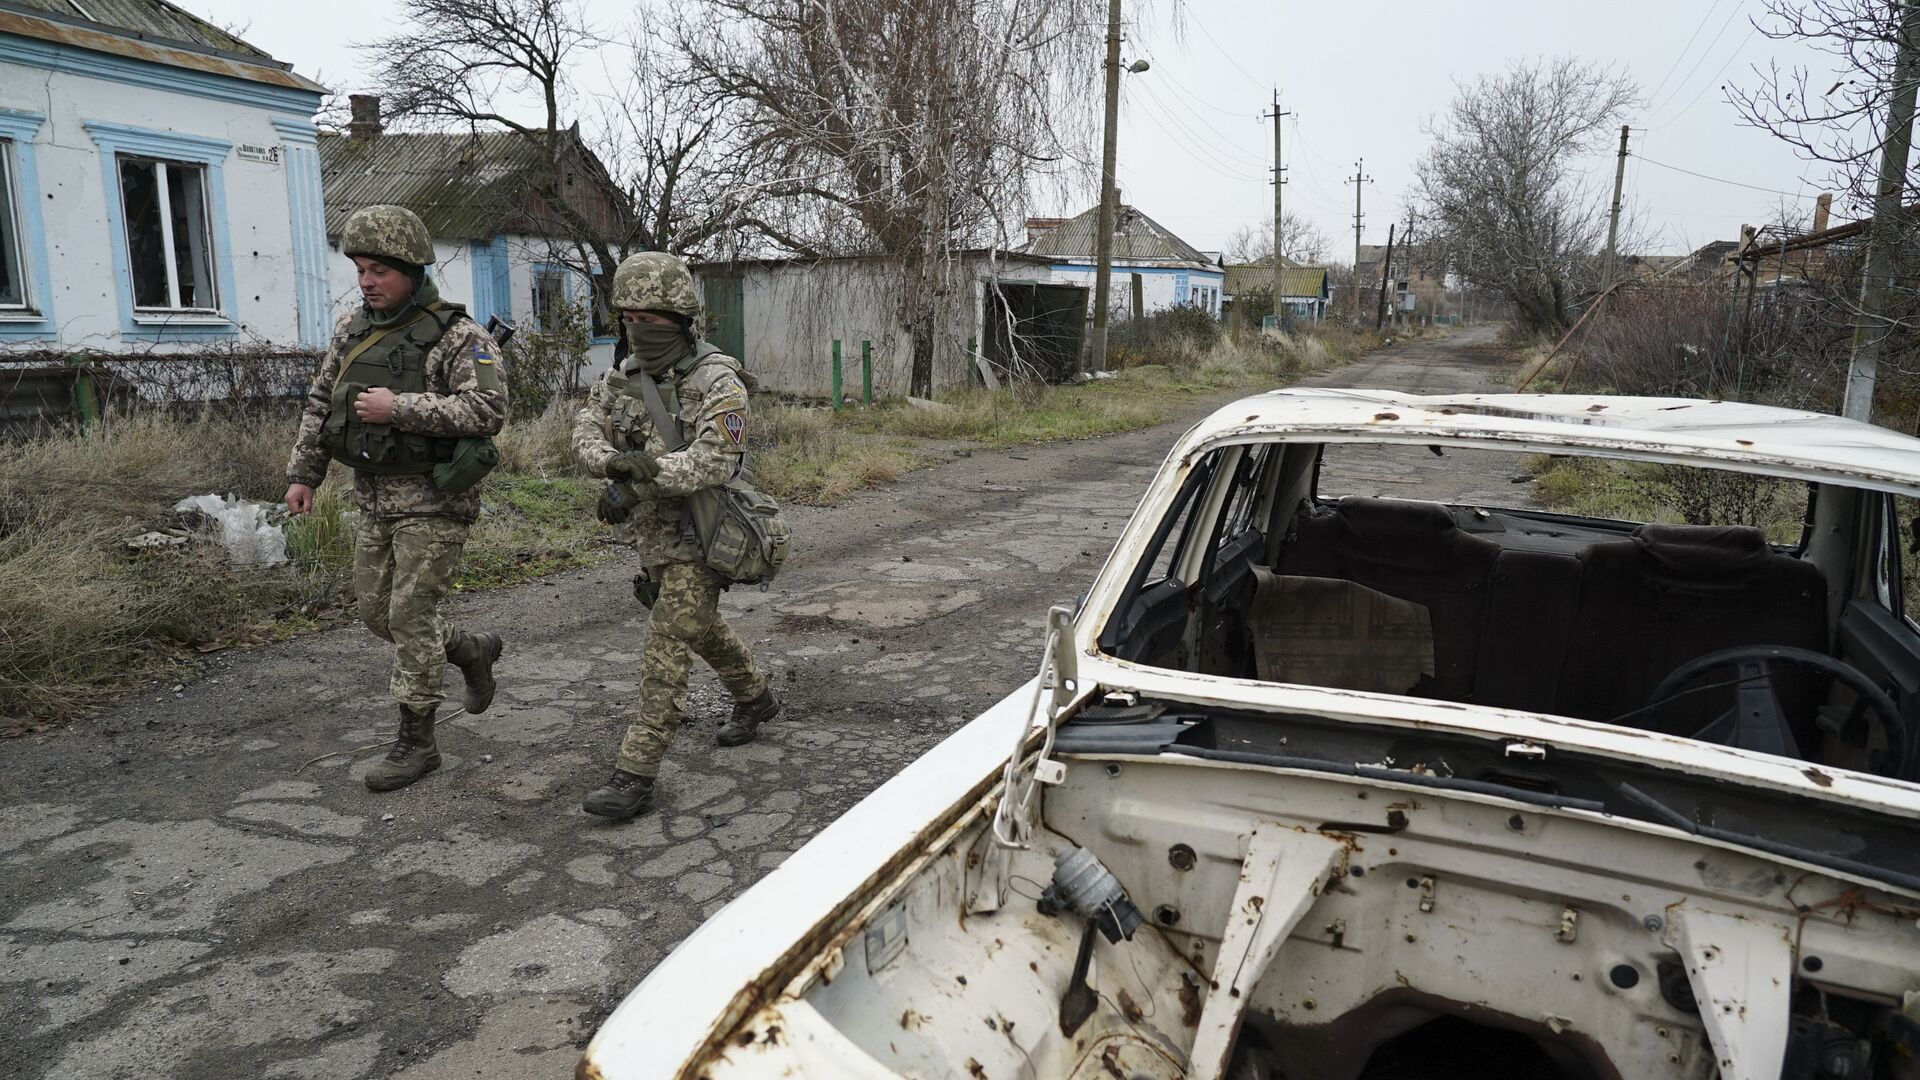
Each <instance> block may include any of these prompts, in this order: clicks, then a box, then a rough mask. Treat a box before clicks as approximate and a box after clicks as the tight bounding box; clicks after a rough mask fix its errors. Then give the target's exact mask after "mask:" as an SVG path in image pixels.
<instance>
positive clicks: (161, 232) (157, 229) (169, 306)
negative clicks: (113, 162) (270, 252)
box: [120, 156, 219, 311]
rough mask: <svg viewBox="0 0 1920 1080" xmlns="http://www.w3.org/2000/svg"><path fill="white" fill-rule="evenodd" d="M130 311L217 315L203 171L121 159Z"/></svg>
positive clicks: (200, 167) (202, 168)
mask: <svg viewBox="0 0 1920 1080" xmlns="http://www.w3.org/2000/svg"><path fill="white" fill-rule="evenodd" d="M120 202H121V207H122V210H123V212H124V213H125V215H126V227H127V263H128V267H127V269H128V276H129V278H130V279H131V280H132V283H133V306H134V308H135V309H136V310H145V311H217V310H218V309H219V299H218V297H216V296H215V295H214V288H213V240H212V232H211V229H210V228H209V221H208V218H209V215H208V211H207V169H206V166H204V165H183V164H181V163H179V162H174V161H157V160H154V159H152V158H140V157H127V156H122V157H121V158H120Z"/></svg>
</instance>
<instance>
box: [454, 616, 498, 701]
mask: <svg viewBox="0 0 1920 1080" xmlns="http://www.w3.org/2000/svg"><path fill="white" fill-rule="evenodd" d="M500 647H501V643H500V635H499V634H461V635H460V637H459V638H458V639H457V640H455V641H454V643H453V644H451V645H449V646H447V662H448V663H450V664H452V665H453V666H454V667H457V668H459V669H460V675H461V677H462V678H464V679H466V681H467V689H466V691H465V692H464V693H462V694H461V695H460V704H461V705H463V706H465V708H466V710H467V711H468V712H470V713H475V714H478V713H483V712H486V711H487V706H489V705H491V704H493V689H494V684H493V662H494V661H495V660H498V659H500Z"/></svg>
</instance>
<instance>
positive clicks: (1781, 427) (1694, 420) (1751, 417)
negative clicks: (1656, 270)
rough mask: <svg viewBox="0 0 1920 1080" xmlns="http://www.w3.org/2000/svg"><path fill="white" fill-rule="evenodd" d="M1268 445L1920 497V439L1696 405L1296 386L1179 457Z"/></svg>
mask: <svg viewBox="0 0 1920 1080" xmlns="http://www.w3.org/2000/svg"><path fill="white" fill-rule="evenodd" d="M1268 440H1281V441H1287V442H1373V443H1411V444H1422V443H1424V444H1429V445H1438V444H1459V445H1466V446H1476V447H1482V448H1486V449H1494V450H1499V449H1507V450H1516V451H1539V452H1547V453H1573V454H1576V455H1579V456H1595V457H1611V458H1623V459H1628V460H1638V461H1656V462H1669V463H1674V464H1683V465H1687V464H1690V465H1700V466H1706V467H1712V468H1720V469H1731V470H1734V471H1737V472H1747V473H1758V474H1762V475H1767V476H1781V477H1788V478H1792V479H1798V480H1807V481H1813V482H1830V483H1836V484H1842V485H1845V486H1850V487H1864V488H1871V489H1875V490H1880V491H1891V492H1895V493H1897V494H1907V495H1920V439H1917V438H1914V437H1912V436H1909V435H1903V434H1901V433H1899V432H1897V431H1893V430H1891V429H1888V428H1882V427H1875V426H1874V425H1872V424H1863V423H1860V422H1859V421H1856V420H1847V419H1843V418H1841V417H1838V416H1831V415H1828V414H1826V413H1815V412H1803V411H1800V410H1797V409H1781V408H1775V407H1773V406H1770V405H1749V404H1746V403H1744V402H1737V401H1707V400H1702V399H1698V398H1647V397H1614V396H1594V395H1583V394H1458V395H1446V396H1424V395H1419V394H1403V393H1396V392H1394V391H1390V390H1343V389H1333V388H1321V387H1294V388H1289V389H1285V390H1274V391H1270V392H1268V393H1264V394H1257V395H1255V396H1253V397H1247V398H1242V399H1240V400H1239V401H1236V402H1234V403H1233V404H1231V405H1227V406H1225V407H1224V408H1221V409H1220V410H1218V411H1217V412H1215V413H1214V414H1213V415H1212V416H1209V417H1208V418H1207V419H1205V420H1203V421H1201V422H1200V423H1199V424H1198V425H1196V426H1195V427H1194V428H1193V430H1192V431H1190V432H1188V433H1187V436H1186V438H1185V439H1184V440H1182V443H1181V446H1180V448H1179V451H1177V452H1178V453H1182V454H1192V453H1194V452H1195V451H1197V450H1204V449H1210V448H1212V447H1214V446H1218V445H1224V444H1228V443H1236V442H1254V441H1268Z"/></svg>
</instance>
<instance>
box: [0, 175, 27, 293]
mask: <svg viewBox="0 0 1920 1080" xmlns="http://www.w3.org/2000/svg"><path fill="white" fill-rule="evenodd" d="M12 153H13V143H12V142H10V141H8V140H3V139H0V308H24V307H26V306H27V277H26V251H25V247H24V245H23V244H22V243H21V241H20V232H21V230H20V215H19V211H18V202H19V199H18V196H17V195H16V193H15V192H14V190H13V159H12Z"/></svg>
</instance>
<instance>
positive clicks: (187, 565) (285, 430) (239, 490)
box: [0, 329, 1377, 734]
mask: <svg viewBox="0 0 1920 1080" xmlns="http://www.w3.org/2000/svg"><path fill="white" fill-rule="evenodd" d="M1375 344H1377V340H1376V339H1375V338H1373V336H1372V335H1368V334H1363V333H1359V332H1354V331H1345V330H1332V329H1329V330H1326V331H1324V332H1315V333H1310V334H1307V333H1303V334H1296V335H1293V336H1291V337H1288V338H1284V339H1264V340H1259V341H1252V342H1247V343H1244V344H1239V345H1236V344H1234V343H1232V342H1230V341H1227V340H1225V339H1224V338H1216V339H1215V340H1212V341H1195V340H1169V341H1161V342H1149V343H1147V344H1146V345H1145V346H1143V347H1123V348H1120V349H1116V350H1115V353H1114V356H1113V358H1112V359H1113V362H1114V365H1115V369H1116V377H1115V378H1111V379H1101V380H1097V381H1093V382H1088V383H1083V384H1077V385H1065V386H1020V387H1014V388H1009V389H1003V390H998V391H987V390H968V391H959V392H955V393H952V394H946V395H942V398H941V400H940V401H939V402H938V403H937V406H936V407H934V408H924V407H920V406H916V405H909V404H906V403H899V402H889V403H884V404H880V405H876V406H875V407H873V408H871V409H856V408H849V409H843V410H840V411H838V412H836V411H834V410H831V409H829V408H826V407H823V406H820V405H812V406H809V405H800V404H793V403H767V404H756V406H755V423H754V430H753V432H752V435H751V437H752V439H753V444H754V449H755V454H754V459H753V460H754V469H755V477H756V480H757V481H758V482H759V483H760V484H761V485H762V486H763V487H765V488H766V489H767V490H768V491H770V492H772V493H773V494H775V495H776V496H777V497H779V498H781V499H783V500H785V501H788V502H797V503H810V504H832V503H835V502H838V501H840V500H842V499H844V498H846V497H847V496H848V495H850V494H852V493H854V492H856V491H859V490H861V489H863V488H867V487H872V486H875V485H879V484H884V483H888V482H890V481H892V480H895V479H897V478H898V477H899V476H901V475H902V474H903V473H905V472H907V471H909V470H911V469H913V468H916V467H919V466H922V465H925V464H928V463H930V462H932V461H936V460H940V459H943V458H946V457H948V456H950V453H951V449H952V448H953V447H954V446H956V445H964V446H975V447H1005V446H1016V445H1026V444H1033V443H1041V442H1050V441H1056V440H1064V439H1079V438H1087V437H1092V436H1096V435H1104V434H1113V433H1118V432H1123V431H1130V430H1135V429H1138V428H1141V427H1147V426H1152V425H1154V424H1158V423H1163V422H1166V421H1168V420H1172V419H1175V418H1177V417H1180V416H1182V415H1187V414H1190V413H1191V412H1192V411H1193V410H1194V409H1195V407H1196V406H1197V405H1200V404H1202V403H1203V402H1204V401H1205V400H1206V399H1207V398H1208V397H1210V396H1218V397H1225V396H1228V395H1230V394H1233V393H1244V392H1252V391H1256V390H1263V389H1271V388H1273V387H1277V386H1283V385H1286V384H1287V383H1289V382H1291V381H1292V380H1294V379H1296V378H1299V377H1301V376H1303V375H1306V374H1310V373H1312V372H1315V371H1319V370H1324V369H1327V368H1330V367H1333V366H1336V365H1338V364H1340V363H1343V362H1345V361H1347V360H1351V359H1353V358H1354V357H1357V356H1359V355H1360V354H1361V353H1363V352H1365V351H1366V350H1367V349H1368V348H1371V347H1372V346H1373V345H1375ZM572 426H573V407H572V405H571V404H570V403H567V402H555V403H553V404H552V405H550V406H549V407H548V408H547V409H546V411H544V412H543V413H541V414H540V415H538V416H534V417H530V418H525V419H515V420H513V421H511V422H510V423H509V424H508V426H507V428H506V430H505V431H503V432H502V433H501V435H500V436H499V438H498V439H497V442H498V444H499V447H500V451H501V463H500V467H499V468H498V469H497V470H496V471H495V473H494V474H493V475H492V476H490V477H489V478H488V480H487V487H486V489H485V495H484V503H485V506H486V512H485V513H484V514H483V516H482V519H481V521H480V522H479V523H478V524H477V525H476V526H475V527H474V530H473V533H472V535H471V538H470V541H469V544H468V548H467V552H466V556H465V558H464V559H463V560H462V565H461V572H460V576H459V579H458V580H457V582H456V588H457V589H462V590H465V589H477V588H492V587H500V586H507V585H513V584H517V583H519V582H523V581H526V580H529V579H531V578H534V577H538V576H541V575H544V574H549V573H553V572H557V571H561V570H568V569H574V568H578V567H582V566H587V565H591V564H593V563H595V562H598V561H600V560H603V559H605V558H609V557H613V556H615V555H617V554H618V553H619V551H620V550H621V549H619V548H617V547H616V546H614V545H613V544H612V543H611V542H610V536H609V535H608V534H607V533H606V532H605V530H604V529H603V528H602V527H601V526H600V525H599V524H598V523H597V522H596V521H595V520H594V519H593V505H594V503H595V501H596V500H597V498H598V496H599V487H600V485H599V482H597V481H594V480H591V479H590V478H588V477H586V476H584V475H583V474H581V473H580V472H579V471H578V470H577V469H576V467H575V466H574V463H573V459H572V450H571V446H570V436H571V433H572ZM293 428H294V420H293V417H292V415H291V413H290V412H288V413H284V414H281V415H271V416H238V417H236V416H233V415H231V414H228V413H216V412H213V411H207V412H203V413H199V414H192V415H181V414H179V413H165V412H160V411H151V412H139V413H132V414H125V415H116V416H110V417H108V418H106V420H104V421H103V422H101V423H99V424H96V425H95V426H94V427H93V428H92V429H91V430H90V431H87V432H85V433H74V432H52V433H48V434H46V435H44V436H42V437H40V438H35V439H29V440H25V441H20V442H14V443H8V444H0V734H3V733H6V732H7V731H9V730H13V731H18V730H23V729H26V728H28V727H30V726H34V725H37V724H38V723H40V722H43V721H47V720H51V719H58V718H60V717H63V716H66V715H70V714H72V713H73V712H75V711H77V710H80V709H84V708H87V707H89V706H92V705H95V704H98V703H100V702H102V701H103V700H105V699H106V698H107V697H108V696H110V694H111V693H112V692H113V691H114V690H116V689H118V688H124V687H126V686H128V685H131V684H132V683H134V682H136V681H138V680H140V679H143V678H150V677H152V676H154V675H156V674H158V673H159V672H161V671H162V670H164V669H165V668H166V667H167V666H168V665H169V664H172V663H177V662H178V661H180V660H182V659H184V658H188V657H191V656H192V655H193V654H194V653H195V652H196V651H211V650H215V649H219V648H223V647H228V646H235V645H254V644H264V643H269V642H273V641H278V640H283V639H285V638H287V637H290V636H294V635H296V634H299V633H302V632H305V631H307V630H310V629H314V628H316V627H320V626H325V625H331V624H333V623H336V622H339V621H342V620H345V619H348V618H351V617H352V611H351V603H350V596H349V593H348V584H349V573H350V568H351V565H352V557H353V521H352V519H353V513H352V509H351V497H350V493H349V491H348V490H347V487H346V485H347V483H348V482H349V481H348V478H347V477H346V475H345V474H344V471H343V470H339V469H335V470H332V472H331V474H330V476H329V479H328V481H327V483H326V484H325V485H323V486H322V488H321V489H320V492H319V494H318V496H317V498H316V500H315V508H314V512H313V513H312V514H309V515H306V516H304V517H301V518H296V519H292V520H290V521H288V523H287V553H288V556H289V562H288V564H287V565H285V566H281V567H276V568H273V569H269V570H247V571H240V570H232V569H229V568H228V567H227V566H226V565H225V562H224V558H223V556H222V555H221V553H220V552H218V551H217V550H215V549H213V548H211V547H207V546H201V545H193V546H189V547H187V548H185V549H170V550H161V551H154V552H151V553H147V554H135V553H134V552H133V551H132V550H131V549H129V548H128V547H127V544H126V541H127V540H128V539H129V538H131V537H133V536H135V535H138V534H139V533H142V532H145V531H147V530H149V529H154V528H158V527H164V526H166V525H168V524H171V523H173V522H174V521H175V520H176V518H175V515H174V513H173V511H172V507H173V505H174V504H175V503H176V502H178V501H179V500H180V499H182V498H184V497H187V496H191V495H198V494H205V493H208V492H214V493H218V494H233V495H237V496H241V497H244V498H249V499H257V500H261V501H266V502H274V501H277V500H278V499H279V498H280V496H281V495H282V494H283V493H284V491H285V488H286V478H285V465H286V453H287V448H288V446H289V445H290V443H291V440H292V435H293Z"/></svg>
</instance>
